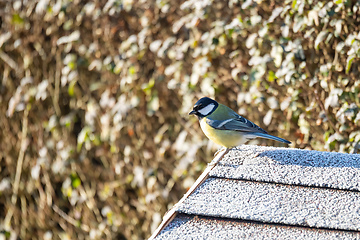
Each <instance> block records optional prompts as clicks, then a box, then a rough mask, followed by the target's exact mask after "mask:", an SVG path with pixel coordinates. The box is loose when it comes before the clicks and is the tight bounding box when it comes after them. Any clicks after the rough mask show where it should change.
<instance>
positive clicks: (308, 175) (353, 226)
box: [157, 145, 360, 239]
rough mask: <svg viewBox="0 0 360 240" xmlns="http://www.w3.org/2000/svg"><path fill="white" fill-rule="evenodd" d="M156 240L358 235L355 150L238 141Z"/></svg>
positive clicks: (359, 177) (359, 165)
mask: <svg viewBox="0 0 360 240" xmlns="http://www.w3.org/2000/svg"><path fill="white" fill-rule="evenodd" d="M176 211H177V212H178V213H179V214H178V215H177V216H176V217H175V218H174V219H173V220H172V221H171V222H170V224H169V225H168V226H167V227H166V228H165V229H163V230H162V231H161V232H160V234H159V235H158V236H157V239H184V238H185V239H243V238H247V239H262V238H263V239H297V238H299V239H360V155H359V154H343V153H332V152H319V151H310V150H300V149H291V148H275V147H262V146H255V145H243V146H240V147H238V148H235V149H232V150H230V151H229V152H228V153H226V154H225V156H224V157H223V158H222V159H221V161H220V162H219V163H217V165H216V166H215V167H214V168H213V169H212V170H211V171H210V173H209V177H208V178H207V179H206V180H205V181H204V182H203V183H202V184H201V185H200V186H199V187H198V188H197V189H196V190H195V191H194V192H193V193H192V194H191V195H190V196H188V197H187V198H186V199H185V201H183V202H182V203H181V204H179V205H178V206H177V208H176Z"/></svg>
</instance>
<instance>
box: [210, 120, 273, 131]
mask: <svg viewBox="0 0 360 240" xmlns="http://www.w3.org/2000/svg"><path fill="white" fill-rule="evenodd" d="M206 123H207V124H209V125H210V126H211V127H213V128H215V129H221V130H232V131H240V132H253V133H255V132H258V133H265V134H267V132H266V131H265V130H264V129H262V128H260V127H259V126H258V125H256V124H255V123H253V122H251V121H249V120H247V119H246V118H244V117H241V116H240V115H237V116H235V118H230V119H225V120H214V119H211V118H209V117H208V118H207V119H206Z"/></svg>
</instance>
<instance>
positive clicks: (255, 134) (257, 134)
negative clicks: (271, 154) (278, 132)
mask: <svg viewBox="0 0 360 240" xmlns="http://www.w3.org/2000/svg"><path fill="white" fill-rule="evenodd" d="M252 135H254V136H256V137H261V138H267V139H271V140H275V141H279V142H283V143H287V144H290V143H291V142H289V141H288V140H285V139H283V138H279V137H275V136H273V135H270V134H266V133H253V134H252Z"/></svg>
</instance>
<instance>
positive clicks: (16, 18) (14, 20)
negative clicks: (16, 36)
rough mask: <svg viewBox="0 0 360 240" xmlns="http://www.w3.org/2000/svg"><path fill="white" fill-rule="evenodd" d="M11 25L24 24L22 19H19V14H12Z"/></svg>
mask: <svg viewBox="0 0 360 240" xmlns="http://www.w3.org/2000/svg"><path fill="white" fill-rule="evenodd" d="M11 22H12V23H13V24H18V25H21V24H23V23H24V19H22V18H21V17H20V15H19V14H17V13H16V14H13V16H12V21H11Z"/></svg>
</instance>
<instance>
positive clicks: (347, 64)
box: [346, 54, 355, 74]
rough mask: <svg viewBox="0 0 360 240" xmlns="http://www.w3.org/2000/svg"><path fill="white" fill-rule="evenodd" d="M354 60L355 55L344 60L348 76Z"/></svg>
mask: <svg viewBox="0 0 360 240" xmlns="http://www.w3.org/2000/svg"><path fill="white" fill-rule="evenodd" d="M354 59H355V54H351V55H349V56H348V57H347V59H346V74H348V73H349V72H350V69H351V64H352V62H353V61H354Z"/></svg>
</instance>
